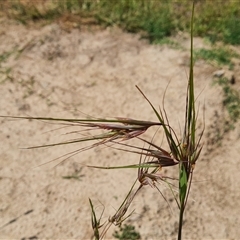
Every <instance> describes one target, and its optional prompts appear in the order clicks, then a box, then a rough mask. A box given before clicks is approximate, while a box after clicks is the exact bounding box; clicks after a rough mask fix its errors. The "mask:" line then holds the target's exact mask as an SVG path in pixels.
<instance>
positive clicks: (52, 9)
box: [0, 0, 240, 45]
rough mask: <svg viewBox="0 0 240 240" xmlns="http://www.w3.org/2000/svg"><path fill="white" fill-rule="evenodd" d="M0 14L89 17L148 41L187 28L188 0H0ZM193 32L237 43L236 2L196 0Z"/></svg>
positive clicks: (239, 16)
mask: <svg viewBox="0 0 240 240" xmlns="http://www.w3.org/2000/svg"><path fill="white" fill-rule="evenodd" d="M0 6H1V10H2V11H1V13H2V14H7V15H8V16H9V17H11V18H15V19H17V20H18V21H20V22H22V23H24V24H27V23H28V22H29V21H34V22H36V21H39V20H43V21H47V22H49V21H53V20H54V19H57V18H59V17H62V16H64V15H66V14H67V15H74V16H78V17H79V20H78V21H81V19H82V18H84V17H92V18H94V19H95V20H96V22H97V23H99V24H103V25H104V26H112V25H117V26H119V27H121V28H123V29H124V30H126V31H129V32H144V33H145V34H143V35H145V36H146V37H147V38H149V39H150V41H151V42H154V41H156V42H157V40H160V39H163V38H165V37H168V36H171V35H173V34H175V33H176V32H177V31H179V30H180V31H187V32H189V30H190V25H189V18H190V16H191V4H190V2H189V1H180V0H177V1H172V0H169V1H164V0H117V1H113V0H61V1H54V0H38V1H30V2H28V3H24V1H19V0H12V1H0ZM194 35H195V36H201V37H203V36H204V37H208V39H209V40H210V41H211V42H215V41H223V42H224V43H229V44H235V45H237V44H240V4H239V2H238V1H234V0H226V1H198V2H197V3H196V21H195V28H194Z"/></svg>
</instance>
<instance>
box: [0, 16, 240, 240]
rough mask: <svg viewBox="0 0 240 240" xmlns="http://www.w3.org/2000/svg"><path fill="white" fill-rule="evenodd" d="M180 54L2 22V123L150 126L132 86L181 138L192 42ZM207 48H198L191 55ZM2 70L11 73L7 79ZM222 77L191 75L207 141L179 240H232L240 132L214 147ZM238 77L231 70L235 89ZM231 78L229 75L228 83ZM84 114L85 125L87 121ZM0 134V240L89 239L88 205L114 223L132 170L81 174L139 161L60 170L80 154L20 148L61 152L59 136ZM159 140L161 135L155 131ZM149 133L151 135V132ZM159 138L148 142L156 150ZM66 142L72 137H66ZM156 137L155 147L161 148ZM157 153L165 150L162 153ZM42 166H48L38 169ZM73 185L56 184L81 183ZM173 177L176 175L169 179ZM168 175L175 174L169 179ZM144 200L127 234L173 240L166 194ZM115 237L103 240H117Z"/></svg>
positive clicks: (104, 160) (125, 40)
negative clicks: (135, 122)
mask: <svg viewBox="0 0 240 240" xmlns="http://www.w3.org/2000/svg"><path fill="white" fill-rule="evenodd" d="M177 40H178V42H179V43H180V45H181V46H182V49H178V50H177V49H171V48H169V47H166V46H154V45H149V44H148V42H147V41H145V40H140V36H138V35H132V34H127V33H123V32H122V31H120V30H119V29H115V28H112V29H105V30H103V29H102V30H99V29H95V30H91V29H90V30H88V31H87V30H84V31H83V30H79V29H72V30H71V31H65V30H64V29H63V28H61V27H60V26H59V25H57V24H51V25H48V26H45V27H41V28H40V27H38V28H37V27H35V28H27V27H25V26H22V25H18V24H16V23H14V22H11V21H9V20H8V21H7V20H4V19H2V20H1V29H0V54H3V53H8V52H11V55H10V56H9V58H7V59H6V61H3V62H2V63H1V75H0V77H1V85H0V95H1V97H0V115H15V116H29V115H30V116H46V117H50V116H51V117H62V118H65V117H68V118H72V117H74V118H76V117H77V118H80V117H85V116H86V115H84V114H89V115H93V116H97V117H115V116H118V117H131V118H135V119H145V120H156V116H155V115H154V113H153V111H152V110H151V108H150V107H149V105H148V104H147V102H146V101H145V100H144V99H143V97H142V96H141V95H140V94H139V92H138V91H137V90H136V88H135V85H138V86H139V87H140V88H141V89H142V90H143V91H144V93H145V94H146V95H147V96H148V97H149V98H150V100H151V101H152V103H153V104H154V105H155V106H161V105H162V98H163V93H164V91H165V89H166V88H167V85H168V83H170V85H169V86H168V89H167V94H166V97H165V108H166V109H167V112H168V114H169V119H170V122H171V124H172V125H173V126H174V127H175V129H177V132H178V133H179V134H180V132H181V130H182V128H183V119H184V110H185V107H184V104H185V93H186V84H187V75H188V62H189V60H188V59H189V52H188V47H189V39H188V37H186V36H184V35H180V36H179V37H178V39H177ZM203 45H204V41H203V40H202V39H195V47H196V48H198V47H202V46H203ZM7 68H11V71H10V72H9V73H7V72H6V69H7ZM216 70H218V69H217V68H216V67H214V66H211V65H209V64H207V63H205V62H203V61H198V62H197V63H196V65H195V81H196V95H197V96H198V99H197V101H198V102H199V103H200V105H199V106H200V107H199V109H200V113H199V116H200V117H199V124H200V126H201V127H202V126H203V120H202V109H203V105H204V103H205V109H206V112H205V124H206V131H205V135H204V139H203V142H204V143H205V145H204V150H203V154H202V156H201V158H200V160H199V162H198V164H197V166H196V171H195V175H194V183H193V187H192V192H191V196H190V199H189V204H188V207H187V211H186V216H185V223H184V232H183V239H239V236H240V228H239V224H240V214H239V212H240V202H239V197H240V192H239V188H240V180H239V179H240V178H239V172H240V164H239V156H238V155H239V152H240V139H239V137H240V132H239V128H238V127H236V129H235V130H234V131H232V132H230V133H228V134H225V136H224V138H223V139H222V141H221V147H219V146H218V144H217V140H218V133H219V130H218V129H219V127H221V126H222V125H221V123H222V119H223V116H225V115H226V113H225V112H224V110H223V107H222V93H221V89H220V88H219V87H218V86H213V85H212V81H213V80H212V78H213V77H212V76H213V72H214V71H216ZM237 71H239V66H238V67H236V68H235V73H234V74H235V77H236V87H239V82H240V79H239V77H238V73H239V72H237ZM231 74H232V73H231V72H228V71H226V75H229V76H230V75H231ZM83 113H84V114H83ZM0 121H1V127H0V139H1V148H0V149H1V151H0V189H1V190H0V194H1V196H0V213H1V217H0V237H1V239H91V236H92V229H91V222H90V219H91V216H90V207H89V203H88V198H91V199H92V201H93V203H94V205H95V206H96V207H97V213H99V214H100V213H101V211H102V210H103V205H104V206H105V211H104V214H103V218H102V220H103V221H106V220H107V219H108V218H109V216H111V215H112V214H114V212H115V210H116V209H117V208H118V207H119V206H120V204H121V201H122V200H123V199H124V196H125V195H126V194H127V193H128V191H129V189H130V187H131V185H132V183H133V181H134V180H135V178H136V171H134V170H121V171H120V170H111V171H108V170H98V169H92V168H86V167H83V166H84V164H91V165H101V166H113V165H124V164H131V163H137V162H138V161H139V156H136V155H134V154H129V153H125V152H119V151H117V150H114V149H106V148H100V149H95V150H90V151H86V152H83V153H81V154H78V155H75V156H73V157H71V158H70V159H68V160H67V161H65V162H63V163H62V164H60V165H57V166H56V164H57V163H58V162H59V161H60V159H58V160H56V161H54V162H49V161H51V160H53V159H55V158H57V157H59V156H63V155H64V154H66V153H69V152H71V151H74V150H76V149H78V148H80V147H82V145H79V144H78V145H69V146H61V147H54V148H45V149H34V150H26V149H22V148H24V147H29V146H36V145H39V144H48V143H52V142H58V141H61V140H63V139H65V138H66V137H69V136H68V135H67V136H66V135H64V133H65V132H66V129H59V130H56V131H51V130H54V129H57V128H58V126H55V125H51V124H48V123H44V122H41V121H27V120H17V121H12V120H9V119H6V118H3V119H1V120H0ZM155 130H156V129H155ZM155 130H154V131H155ZM154 131H152V132H151V131H150V132H149V133H146V134H145V137H146V138H148V139H151V136H152V134H153V133H154ZM67 132H68V130H67ZM161 134H162V133H161V131H160V133H159V135H158V137H156V138H155V139H156V142H160V143H161V141H162V135H161ZM163 145H164V144H163ZM45 162H49V163H48V164H46V165H42V166H40V167H37V166H39V165H40V164H43V163H45ZM80 170H81V172H80V173H79V174H80V175H83V176H81V177H80V180H76V179H63V176H68V175H72V174H74V173H76V172H79V171H80ZM173 172H174V171H173ZM164 173H165V174H169V175H171V174H172V171H170V170H164ZM160 188H161V190H162V192H163V193H164V194H165V195H166V197H167V199H168V203H169V204H170V206H171V210H172V212H171V210H170V207H169V206H168V204H167V203H166V202H165V201H164V199H163V198H162V197H161V195H160V194H159V193H158V192H157V191H156V190H155V189H148V188H146V189H142V191H141V192H140V193H139V194H138V196H137V197H136V198H135V200H134V202H133V205H132V207H131V209H135V213H134V214H133V215H132V216H131V217H130V218H129V220H128V223H129V224H133V225H134V226H135V227H136V229H137V231H139V232H140V234H141V236H142V239H176V233H177V222H178V212H177V208H176V206H175V205H176V204H175V202H174V201H173V199H172V197H171V194H170V191H169V190H168V189H167V188H166V187H164V186H160ZM112 232H113V230H110V231H109V233H108V235H107V237H106V239H112V238H113V237H112Z"/></svg>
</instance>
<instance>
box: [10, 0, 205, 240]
mask: <svg viewBox="0 0 240 240" xmlns="http://www.w3.org/2000/svg"><path fill="white" fill-rule="evenodd" d="M93 2H94V1H93ZM99 2H100V4H104V2H105V3H106V2H107V1H99ZM81 3H82V4H83V3H85V4H87V3H86V1H81ZM126 3H127V1H124V0H121V1H119V4H122V5H123V6H122V7H125V5H126ZM139 3H141V4H143V8H144V9H146V11H147V12H148V11H149V9H148V7H149V6H150V5H148V4H147V3H146V2H144V1H134V0H132V1H129V6H128V8H126V10H125V11H122V12H121V14H119V17H120V16H121V17H122V18H124V17H130V16H132V14H133V13H134V11H133V10H132V11H130V12H131V14H129V16H125V15H126V12H128V11H129V9H134V6H135V5H137V4H139ZM155 3H156V2H152V1H151V4H155ZM91 4H92V2H91V1H89V4H87V5H85V7H87V8H91ZM144 4H145V5H146V6H145V5H144ZM81 6H83V5H81ZM117 6H118V5H117ZM117 6H115V7H117ZM69 8H71V6H70V7H69ZM123 9H124V8H123ZM156 9H157V8H156ZM168 10H169V9H168V7H167V10H166V9H165V10H163V11H164V14H165V13H166V12H167V11H168ZM113 12H115V10H114V11H113ZM136 14H137V13H136ZM159 14H160V15H159V16H160V17H159V20H158V24H159V23H160V22H161V23H162V21H165V20H164V18H165V17H161V14H162V13H161V12H160V13H159ZM193 15H194V3H193V8H192V15H191V25H190V26H191V50H190V55H191V57H190V66H189V80H188V85H187V93H186V108H185V122H184V126H183V128H184V131H183V136H177V134H176V132H175V131H174V129H173V127H172V126H171V125H170V121H169V119H168V115H167V113H166V110H165V108H164V105H163V106H162V108H161V109H160V110H157V109H156V108H155V106H153V104H152V103H151V101H150V100H149V98H148V97H147V96H146V95H145V94H144V93H143V91H142V90H141V89H140V88H139V87H138V86H136V88H137V90H138V91H139V93H140V94H141V95H142V97H143V99H145V101H147V102H148V104H149V107H150V108H151V109H152V111H153V112H154V113H155V115H156V118H157V119H158V121H145V120H136V119H131V118H111V119H100V118H86V119H62V118H47V117H12V118H18V119H21V118H23V119H29V120H43V121H48V122H52V123H57V124H63V126H71V127H73V128H76V129H77V130H76V132H77V133H78V134H79V133H82V134H83V137H80V138H79V137H78V138H74V139H69V140H67V141H65V142H58V143H52V144H47V145H41V146H35V147H30V148H29V149H34V148H45V147H55V146H61V145H68V144H76V143H77V144H79V143H82V142H93V143H91V144H90V145H89V146H87V147H83V148H80V149H78V150H76V151H74V152H71V153H69V154H66V155H64V156H63V161H64V160H67V159H68V158H69V157H71V156H73V155H75V154H78V153H81V152H82V151H85V150H90V149H92V148H95V147H98V146H101V145H104V146H112V145H115V146H117V147H116V149H119V150H123V151H127V152H131V153H135V154H138V155H139V156H140V161H139V162H138V163H136V164H132V165H126V166H113V167H101V166H89V167H93V168H98V169H125V168H130V169H133V170H134V169H135V170H137V173H138V177H137V179H136V180H135V181H134V183H133V185H132V187H131V189H130V190H129V191H128V194H127V195H126V197H125V199H124V200H123V202H122V204H121V205H120V207H119V208H118V210H117V211H116V213H115V214H114V215H113V216H112V217H110V218H109V220H108V222H105V223H103V224H102V223H101V218H102V215H101V216H100V217H99V218H97V216H96V213H95V209H94V205H93V203H92V201H91V199H89V203H90V208H91V214H92V228H93V233H94V237H95V239H103V238H104V236H105V235H106V232H107V231H108V229H109V228H110V227H111V226H112V225H116V226H121V224H122V223H123V222H124V221H125V220H126V219H127V218H129V217H131V214H132V213H133V212H130V213H129V212H128V209H129V206H130V205H131V203H132V201H133V199H135V198H136V197H137V194H138V192H139V190H140V189H142V188H143V187H151V188H154V189H156V190H157V191H158V192H159V193H160V195H161V196H162V197H163V199H165V200H166V198H165V196H164V195H163V194H162V193H161V191H160V189H159V188H158V183H160V182H161V183H163V184H165V185H167V186H168V187H169V188H170V190H171V192H172V194H173V198H174V199H175V202H176V204H177V206H178V208H179V226H178V240H180V239H182V228H183V219H184V212H185V210H186V206H187V202H188V196H189V193H190V189H191V182H192V178H193V172H194V169H195V165H196V162H197V160H198V158H199V156H200V153H201V150H202V145H201V144H200V141H201V137H202V134H203V130H202V131H201V132H200V133H198V134H197V123H196V122H197V114H196V110H195V95H194V75H193V62H194V61H193ZM154 21H155V20H154V19H149V24H150V25H151V24H153V22H154ZM158 24H157V25H158ZM168 24H169V23H168ZM170 24H171V21H170ZM157 25H156V26H157ZM154 26H155V25H154V24H153V25H152V26H151V27H149V26H148V27H149V28H151V29H152V30H151V33H152V35H151V36H152V37H154V36H156V35H158V34H159V33H163V32H164V31H165V30H164V28H163V31H162V30H161V31H160V30H159V29H158V30H156V28H155V27H154ZM163 26H164V24H163ZM165 34H167V33H166V32H164V33H163V34H162V36H163V35H165ZM160 35H161V34H160ZM154 126H157V127H160V128H162V129H163V131H164V135H165V141H166V143H167V145H168V148H167V149H163V148H162V147H161V146H158V145H156V144H154V143H153V142H152V141H148V140H146V139H144V138H143V137H142V136H141V135H142V134H143V133H144V132H146V131H148V129H149V128H152V127H154ZM81 129H82V130H81ZM86 130H87V131H89V132H91V134H89V135H88V136H86V135H84V133H85V132H86ZM94 132H95V133H94ZM72 133H74V132H72ZM133 138H134V139H136V140H138V141H139V143H141V144H144V145H145V146H146V147H138V146H135V145H132V144H131V143H128V140H130V139H133ZM173 166H178V169H179V171H178V175H177V176H166V175H163V174H162V173H161V172H160V170H161V169H162V168H166V167H173ZM172 180H175V181H176V180H177V181H178V193H177V194H176V193H175V192H174V191H173V185H172V183H171V181H172Z"/></svg>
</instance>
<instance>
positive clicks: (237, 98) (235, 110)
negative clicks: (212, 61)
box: [216, 78, 240, 124]
mask: <svg viewBox="0 0 240 240" xmlns="http://www.w3.org/2000/svg"><path fill="white" fill-rule="evenodd" d="M216 83H217V84H219V85H220V86H221V87H222V90H223V94H224V97H223V105H224V106H225V107H226V109H227V111H228V114H229V118H230V120H231V122H232V123H233V124H234V123H236V122H237V121H238V120H239V119H240V94H239V91H237V90H236V89H234V88H233V87H232V86H231V84H230V82H229V80H228V79H227V78H219V79H218V80H217V81H216Z"/></svg>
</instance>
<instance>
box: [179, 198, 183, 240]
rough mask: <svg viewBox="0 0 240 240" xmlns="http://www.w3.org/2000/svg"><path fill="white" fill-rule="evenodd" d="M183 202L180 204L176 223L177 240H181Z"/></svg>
mask: <svg viewBox="0 0 240 240" xmlns="http://www.w3.org/2000/svg"><path fill="white" fill-rule="evenodd" d="M184 209H185V208H184V202H183V203H181V208H180V214H179V223H178V240H181V239H182V227H183V213H184Z"/></svg>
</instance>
